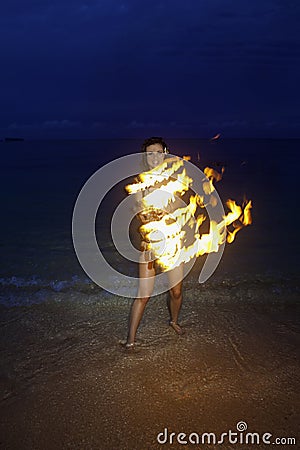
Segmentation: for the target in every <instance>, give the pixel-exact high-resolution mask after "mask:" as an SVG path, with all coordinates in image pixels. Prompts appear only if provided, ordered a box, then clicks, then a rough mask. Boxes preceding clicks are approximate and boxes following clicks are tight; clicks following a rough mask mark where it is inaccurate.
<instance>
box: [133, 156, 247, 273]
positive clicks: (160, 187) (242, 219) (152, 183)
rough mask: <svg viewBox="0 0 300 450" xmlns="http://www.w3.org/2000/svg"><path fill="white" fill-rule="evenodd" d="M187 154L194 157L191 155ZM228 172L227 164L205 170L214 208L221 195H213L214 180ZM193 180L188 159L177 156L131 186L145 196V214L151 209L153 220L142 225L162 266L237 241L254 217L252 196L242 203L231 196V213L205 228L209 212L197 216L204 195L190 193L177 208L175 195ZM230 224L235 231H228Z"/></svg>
mask: <svg viewBox="0 0 300 450" xmlns="http://www.w3.org/2000/svg"><path fill="white" fill-rule="evenodd" d="M184 159H185V160H189V158H188V157H184ZM179 170H181V171H180V172H179V173H178V171H179ZM223 172H224V167H222V170H221V173H218V172H217V171H215V170H214V169H212V168H210V167H206V168H205V169H204V174H205V175H206V178H205V179H204V180H202V186H203V191H204V193H205V194H207V195H210V201H209V204H210V205H211V206H212V207H214V206H216V204H217V198H216V197H215V196H213V195H211V194H212V193H213V192H214V190H215V188H214V185H213V183H214V182H215V181H220V180H221V179H222V175H223ZM175 173H176V175H175ZM192 183H193V180H192V178H190V177H189V176H188V175H187V174H186V169H185V168H184V160H183V159H181V158H179V157H172V158H168V159H166V160H165V161H164V162H163V163H162V164H160V165H159V166H158V167H155V168H154V169H152V170H150V171H148V172H144V173H141V174H139V176H138V178H137V181H136V182H135V183H133V184H130V185H127V186H126V191H127V192H128V193H129V194H133V193H138V194H139V195H140V196H141V200H140V203H141V210H142V214H146V216H147V217H148V220H147V222H146V223H143V224H142V225H141V227H140V233H141V235H142V237H143V240H144V241H145V242H146V243H147V244H146V247H147V250H150V251H151V252H152V253H153V255H154V258H156V262H157V264H158V265H159V266H160V267H161V269H162V270H163V271H167V270H170V269H173V268H175V267H177V266H179V265H180V264H182V263H187V262H188V261H189V260H190V259H192V258H196V257H198V256H201V255H204V254H206V253H211V252H217V251H218V250H219V247H220V245H221V244H223V243H224V242H225V241H226V240H227V242H228V243H231V242H233V241H234V239H235V236H236V233H237V232H238V231H239V230H240V229H241V228H243V227H244V226H247V225H250V224H251V222H252V219H251V212H250V209H251V208H252V202H251V200H250V201H245V202H244V204H243V205H242V206H239V205H237V204H236V202H235V201H234V200H227V202H226V205H227V207H228V209H229V212H228V213H227V214H226V215H225V216H224V217H223V220H221V221H220V222H219V223H217V222H215V221H212V220H211V221H210V223H209V232H208V233H200V228H201V225H202V223H203V222H204V221H205V220H206V216H205V215H204V214H198V216H197V217H196V216H195V215H196V212H197V208H198V207H200V208H204V207H205V205H204V198H203V197H202V196H200V195H199V194H195V195H190V197H189V201H188V204H187V205H186V206H184V207H177V208H174V202H175V200H176V197H178V196H182V195H183V194H184V193H186V192H187V191H188V190H189V189H190V187H191V185H192ZM172 206H173V211H172ZM229 226H232V227H233V230H229ZM187 236H188V239H187ZM188 241H189V242H188Z"/></svg>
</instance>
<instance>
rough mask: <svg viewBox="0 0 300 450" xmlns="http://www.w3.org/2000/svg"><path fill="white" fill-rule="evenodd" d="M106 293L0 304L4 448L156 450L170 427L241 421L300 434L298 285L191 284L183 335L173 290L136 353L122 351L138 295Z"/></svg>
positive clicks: (191, 428) (154, 307) (229, 425)
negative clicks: (173, 311)
mask: <svg viewBox="0 0 300 450" xmlns="http://www.w3.org/2000/svg"><path fill="white" fill-rule="evenodd" d="M241 278H242V277H241ZM55 295H56V296H57V297H56V300H55ZM81 295H82V297H84V295H86V294H82V293H81ZM99 295H100V294H99V293H94V294H89V296H88V297H87V298H86V299H85V300H84V299H83V298H81V301H80V300H79V297H76V296H74V297H73V298H72V296H71V297H70V292H68V291H66V292H61V293H54V294H53V298H52V300H51V299H50V298H49V301H46V302H43V303H41V304H35V305H30V306H19V307H11V308H5V307H1V309H0V311H1V322H2V328H3V331H4V333H3V337H2V342H1V343H2V364H1V367H2V374H1V378H0V380H1V388H2V389H1V391H2V400H1V409H2V417H3V421H2V424H1V436H2V438H1V445H2V448H5V449H6V450H9V449H12V450H13V449H16V450H17V449H20V448H22V450H27V449H28V450H29V449H30V450H33V449H41V448H43V449H44V450H48V449H49V450H52V449H56V450H60V449H65V448H70V449H71V448H72V449H82V448H85V449H112V450H115V449H116V448H122V449H123V448H124V449H127V448H128V449H141V448H147V449H152V448H153V449H155V448H162V447H160V446H159V444H158V442H157V440H156V436H157V434H158V433H160V432H163V431H164V428H168V430H169V431H170V432H175V433H179V432H186V433H192V432H199V433H200V432H205V431H206V432H210V431H211V432H215V433H220V432H224V431H226V430H228V429H232V430H233V429H234V428H235V426H236V423H237V422H239V421H242V420H243V421H245V422H246V423H247V424H248V429H249V431H258V432H262V433H263V432H269V433H272V435H273V436H275V435H277V436H296V432H297V429H298V428H297V427H298V423H299V414H298V411H297V402H299V400H300V399H299V391H300V389H299V387H300V386H299V380H298V378H297V372H298V370H299V367H298V358H299V323H298V320H297V317H298V314H299V303H298V300H299V284H298V283H297V280H296V279H293V280H285V281H284V280H277V281H276V279H273V280H269V281H268V282H267V280H264V281H259V280H256V282H254V281H253V280H251V281H250V280H246V281H245V279H244V281H243V279H241V280H240V281H237V280H235V281H234V282H233V280H232V279H229V280H228V279H227V280H226V279H225V280H223V283H221V282H220V283H219V284H216V283H207V284H205V285H193V283H192V282H191V283H190V284H188V283H186V285H185V288H184V303H183V308H182V312H181V321H180V322H181V324H182V325H183V326H184V328H185V330H186V334H185V335H184V336H177V335H176V334H175V333H174V332H173V331H172V330H170V327H168V314H167V307H166V294H162V295H160V296H157V297H154V298H153V299H151V300H150V302H149V304H148V305H147V308H146V311H145V315H144V319H143V322H142V323H141V327H140V330H139V333H138V336H137V337H138V341H139V345H138V346H137V348H136V350H135V351H134V352H132V353H130V352H129V353H128V352H126V351H124V350H123V348H122V347H121V346H120V345H119V341H120V340H122V339H124V338H125V336H126V332H127V320H128V315H129V308H130V300H129V299H123V300H122V301H121V300H117V297H116V296H111V298H110V300H109V297H106V298H105V297H103V302H102V303H101V298H99ZM75 297H76V298H75ZM16 430H18V432H16ZM252 447H253V448H261V446H259V447H256V446H255V445H251V448H252ZM163 448H182V445H180V444H178V443H175V444H172V445H171V444H165V445H164V446H163ZM196 448H197V447H196ZM201 448H211V446H207V447H201ZM226 448H230V447H229V446H227V447H226Z"/></svg>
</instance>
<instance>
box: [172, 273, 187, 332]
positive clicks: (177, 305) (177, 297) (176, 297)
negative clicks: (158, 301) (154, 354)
mask: <svg viewBox="0 0 300 450" xmlns="http://www.w3.org/2000/svg"><path fill="white" fill-rule="evenodd" d="M182 276H183V267H182V265H181V266H179V267H176V269H173V270H172V271H171V272H170V273H169V282H170V284H171V286H172V285H173V284H174V282H177V284H175V286H173V287H172V288H170V291H169V293H170V297H169V299H168V308H169V313H170V325H171V327H172V328H173V329H174V331H175V332H176V333H177V334H183V333H184V331H183V330H182V328H181V327H180V326H179V325H178V317H179V313H180V309H181V305H182Z"/></svg>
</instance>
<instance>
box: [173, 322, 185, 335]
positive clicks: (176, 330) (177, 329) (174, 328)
mask: <svg viewBox="0 0 300 450" xmlns="http://www.w3.org/2000/svg"><path fill="white" fill-rule="evenodd" d="M169 325H170V327H172V328H173V330H174V331H175V333H177V334H179V335H180V336H182V335H183V334H184V333H185V331H184V330H183V329H182V328H181V326H180V325H178V323H176V322H173V321H172V320H170V322H169Z"/></svg>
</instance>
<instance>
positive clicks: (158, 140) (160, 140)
mask: <svg viewBox="0 0 300 450" xmlns="http://www.w3.org/2000/svg"><path fill="white" fill-rule="evenodd" d="M153 144H160V145H161V146H162V148H163V150H165V149H166V150H167V144H166V143H165V141H164V140H163V138H161V137H155V136H154V137H151V138H148V139H145V140H144V142H143V144H142V149H141V150H142V152H145V151H146V148H147V147H149V145H153Z"/></svg>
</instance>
